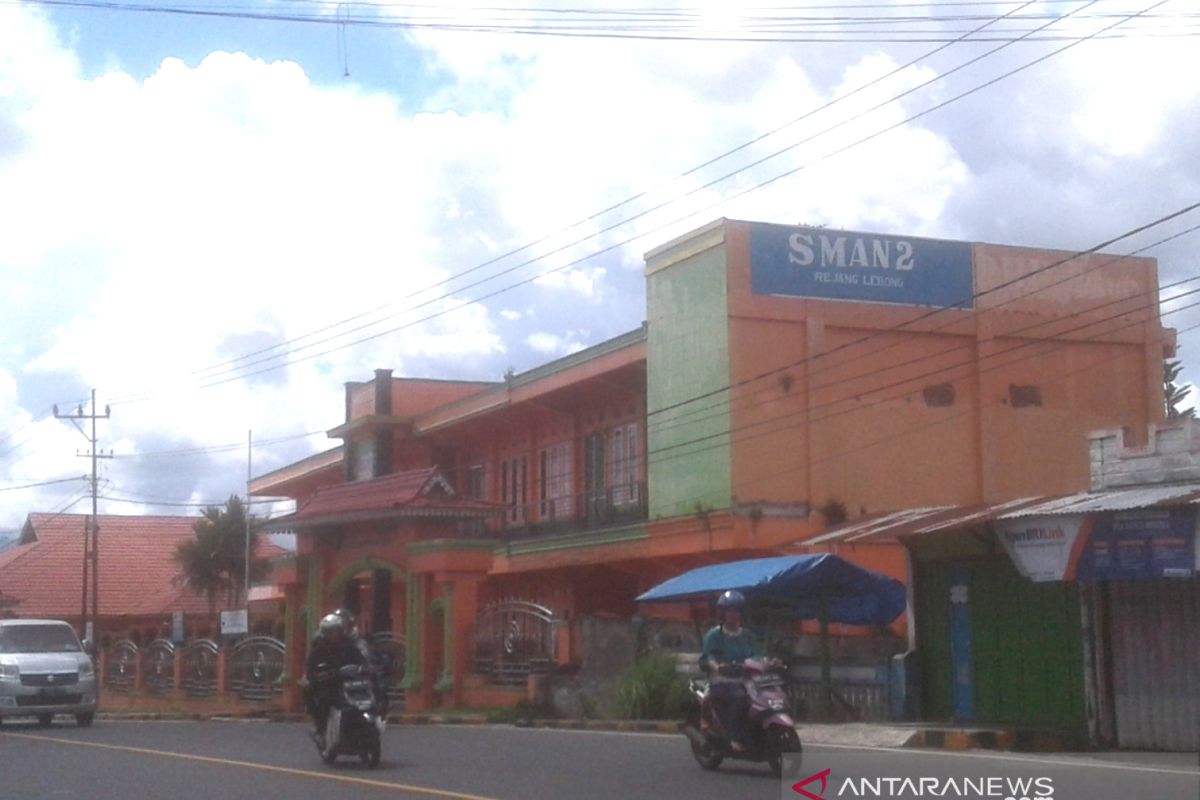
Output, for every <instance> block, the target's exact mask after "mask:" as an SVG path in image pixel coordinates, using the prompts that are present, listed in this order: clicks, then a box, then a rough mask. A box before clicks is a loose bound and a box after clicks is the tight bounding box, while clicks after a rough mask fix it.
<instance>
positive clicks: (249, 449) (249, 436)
mask: <svg viewBox="0 0 1200 800" xmlns="http://www.w3.org/2000/svg"><path fill="white" fill-rule="evenodd" d="M253 453H254V430H253V429H251V430H248V431H246V506H245V508H243V509H242V511H243V513H244V515H245V517H246V564H245V568H246V574H245V579H244V584H245V587H246V635H247V636H249V635H250V537H251V533H250V476H251V474H252V470H253V467H252V466H251V463H252V460H253Z"/></svg>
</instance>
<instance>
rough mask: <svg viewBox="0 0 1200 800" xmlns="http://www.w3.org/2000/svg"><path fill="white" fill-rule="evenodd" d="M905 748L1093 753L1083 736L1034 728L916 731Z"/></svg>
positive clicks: (928, 729)
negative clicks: (1087, 751)
mask: <svg viewBox="0 0 1200 800" xmlns="http://www.w3.org/2000/svg"><path fill="white" fill-rule="evenodd" d="M905 747H922V748H926V749H933V750H1009V751H1014V752H1023V753H1063V752H1080V751H1084V750H1088V749H1089V748H1088V747H1087V746H1086V744H1085V743H1084V742H1083V741H1082V740H1081V739H1080V737H1079V736H1077V735H1074V734H1071V733H1069V732H1067V731H1056V730H1037V729H1032V728H1020V729H1018V728H1000V729H996V730H958V729H938V728H927V729H921V730H917V731H915V732H914V735H913V737H912V738H911V739H909V741H908V743H907V744H905Z"/></svg>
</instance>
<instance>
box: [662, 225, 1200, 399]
mask: <svg viewBox="0 0 1200 800" xmlns="http://www.w3.org/2000/svg"><path fill="white" fill-rule="evenodd" d="M1198 208H1200V203H1192V204H1191V205H1187V206H1184V207H1183V208H1181V209H1179V210H1177V211H1173V212H1171V213H1169V214H1166V215H1164V216H1161V217H1159V218H1158V219H1155V220H1153V221H1151V222H1148V223H1145V224H1143V225H1139V226H1138V227H1136V228H1133V229H1131V230H1128V231H1126V232H1125V233H1122V234H1120V235H1118V236H1115V237H1112V238H1110V239H1108V240H1106V241H1103V242H1101V243H1100V244H1098V245H1095V246H1094V247H1089V248H1088V249H1086V250H1079V251H1076V252H1075V253H1072V254H1071V255H1069V256H1066V257H1064V258H1061V259H1058V260H1056V261H1052V262H1051V263H1049V264H1046V265H1045V266H1042V267H1039V268H1037V269H1035V270H1032V271H1030V272H1027V273H1025V274H1022V275H1018V276H1017V277H1015V278H1012V279H1010V280H1007V281H1003V282H1001V283H998V284H996V285H995V286H992V287H991V288H989V289H984V290H982V291H979V292H974V293H973V294H971V295H969V296H966V297H963V298H961V300H960V301H959V302H958V303H957V304H955V305H958V304H961V303H965V302H968V301H974V300H978V299H979V298H981V297H986V296H988V295H990V294H993V293H995V292H998V291H1000V290H1002V289H1007V288H1009V287H1011V286H1013V285H1015V284H1017V283H1020V282H1021V281H1024V280H1028V279H1029V278H1032V277H1035V276H1037V275H1040V274H1042V273H1045V272H1048V271H1049V270H1052V269H1055V268H1057V267H1060V266H1062V265H1063V264H1066V263H1069V262H1071V261H1073V260H1075V259H1077V258H1079V257H1081V256H1085V255H1092V254H1095V253H1099V252H1100V251H1101V250H1103V249H1104V248H1106V247H1110V246H1111V245H1113V244H1116V243H1117V242H1120V241H1122V240H1124V239H1128V238H1130V237H1132V236H1136V235H1137V234H1139V233H1143V232H1145V231H1147V230H1150V229H1151V228H1154V227H1157V226H1159V225H1162V224H1164V223H1166V222H1169V221H1171V220H1173V219H1176V218H1178V217H1181V216H1184V215H1185V214H1190V213H1191V212H1193V211H1195V210H1196V209H1198ZM953 310H957V309H955V307H954V305H949V306H937V307H935V308H932V309H930V310H928V311H925V312H922V313H920V314H918V315H916V316H915V317H913V318H911V319H908V320H905V321H904V322H901V323H899V324H897V325H892V326H890V327H888V328H885V329H882V330H879V331H873V332H872V333H869V334H867V335H866V336H863V337H860V338H858V339H855V340H853V341H851V342H846V343H844V344H841V345H838V346H836V347H833V348H831V349H830V350H826V351H823V352H821V353H818V354H816V355H813V356H805V357H804V358H802V359H799V360H797V361H794V362H791V363H790V364H785V365H783V366H780V367H774V368H772V369H769V370H766V371H764V372H760V373H758V374H756V375H753V376H751V377H749V378H744V379H742V380H740V381H734V382H732V383H729V384H726V385H724V386H721V387H719V388H717V389H712V390H709V391H705V392H702V393H700V394H697V395H694V396H692V397H690V398H687V399H684V400H680V401H678V402H675V403H671V404H668V405H665V406H663V407H661V408H658V409H653V410H647V412H646V416H647V418H649V417H652V416H655V415H657V414H662V413H665V412H667V411H671V410H672V409H675V408H680V407H682V406H685V405H687V404H688V403H692V402H695V401H697V400H703V399H706V398H708V397H713V396H714V395H718V394H720V393H722V392H725V391H729V390H730V389H735V388H740V387H742V386H745V385H748V384H750V383H752V382H754V381H758V380H762V379H763V378H766V377H770V376H773V375H778V374H779V373H780V372H782V371H783V370H785V369H792V368H794V367H797V366H800V365H801V364H808V363H810V362H813V361H816V360H818V359H822V358H828V357H830V356H832V355H836V354H838V353H841V352H843V351H845V350H847V349H849V348H850V347H854V346H857V345H860V344H863V343H866V342H870V341H873V340H876V339H878V338H880V337H881V336H885V335H887V334H891V333H897V332H899V331H902V330H905V329H907V328H909V327H911V326H912V325H915V324H916V323H918V322H922V321H924V320H927V319H930V318H932V317H934V316H936V315H938V314H942V313H945V312H946V311H953Z"/></svg>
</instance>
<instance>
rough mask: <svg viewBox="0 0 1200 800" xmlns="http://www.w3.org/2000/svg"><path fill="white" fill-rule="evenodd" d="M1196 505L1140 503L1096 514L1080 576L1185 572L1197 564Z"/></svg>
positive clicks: (1160, 575) (1100, 577)
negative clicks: (1133, 506) (1179, 506)
mask: <svg viewBox="0 0 1200 800" xmlns="http://www.w3.org/2000/svg"><path fill="white" fill-rule="evenodd" d="M1195 548H1196V508H1195V506H1189V507H1183V508H1139V509H1132V510H1129V511H1113V512H1109V513H1106V514H1100V515H1097V518H1096V523H1095V525H1093V526H1092V535H1091V536H1090V537H1089V538H1088V542H1087V545H1086V546H1085V547H1084V548H1083V551H1082V552H1081V553H1080V555H1079V564H1078V566H1077V567H1076V569H1075V578H1076V580H1080V581H1085V582H1090V581H1118V580H1128V579H1133V578H1187V577H1191V575H1192V574H1193V573H1194V571H1195V566H1196V553H1195Z"/></svg>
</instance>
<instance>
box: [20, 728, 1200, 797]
mask: <svg viewBox="0 0 1200 800" xmlns="http://www.w3.org/2000/svg"><path fill="white" fill-rule="evenodd" d="M304 731H305V729H304V727H303V726H301V725H299V724H296V723H263V722H257V723H250V722H105V721H100V722H97V723H96V725H95V726H93V727H92V728H87V729H79V728H75V727H73V726H71V725H69V724H67V723H66V722H59V723H56V724H55V726H54V727H52V728H50V729H43V728H38V727H36V726H35V725H32V724H29V725H25V724H22V723H20V722H12V721H8V722H5V724H4V726H3V727H2V728H0V798H3V800H48V799H50V798H85V797H86V798H89V799H90V800H95V798H135V799H136V800H151V799H152V798H170V800H201V798H203V799H204V800H273V799H274V798H280V799H281V800H282V799H283V798H286V800H302V799H303V798H318V797H320V798H324V797H356V798H367V799H368V800H369V799H370V798H385V797H386V798H452V799H453V800H543V798H546V799H548V798H573V800H593V799H595V800H600V799H601V798H603V799H604V800H609V799H610V798H618V800H637V799H638V798H654V800H667V798H687V799H688V800H707V798H721V800H730V798H763V799H764V800H766V799H767V798H770V799H771V800H774V799H775V798H781V797H793V798H794V797H802V795H800V794H797V793H795V792H793V791H792V790H791V788H790V786H789V785H784V784H783V783H782V782H780V781H777V780H775V779H774V778H772V777H771V776H770V774H769V772H768V771H767V769H766V767H765V766H761V765H729V764H726V765H725V766H723V767H722V768H721V770H720V771H719V772H716V773H709V772H704V771H703V770H701V769H700V768H699V767H698V766H696V764H695V763H694V762H693V761H692V760H691V757H690V755H689V753H688V751H687V747H686V745H685V743H684V740H683V739H682V737H679V736H667V735H655V734H622V733H602V732H584V731H578V732H576V731H553V730H538V729H521V728H509V727H469V726H409V727H392V728H389V729H388V732H387V735H386V738H385V742H384V761H383V764H382V766H381V767H380V768H379V769H377V770H368V769H366V768H365V767H363V766H361V765H360V764H359V763H358V762H357V761H352V760H349V759H346V760H343V761H340V762H339V764H338V765H337V766H336V767H334V768H329V767H325V766H324V765H323V764H321V762H320V761H319V759H318V758H317V756H316V753H315V750H314V749H313V748H312V746H311V744H310V743H309V742H308V740H307V737H306V735H305V732H304ZM826 769H828V770H829V774H828V777H827V787H826V789H825V790H824V792H821V791H820V784H819V782H814V783H811V784H809V785H807V786H806V788H807V789H809V790H810V791H811V792H813V794H814V795H817V796H823V797H824V798H825V800H832V798H838V797H841V798H857V797H864V796H866V797H880V796H882V797H895V798H916V797H922V796H925V797H950V798H973V797H997V798H1004V797H1009V796H1012V795H1010V794H1008V792H1007V790H1005V789H1004V788H1003V786H1004V784H1003V783H993V784H991V785H990V786H989V785H986V784H985V783H983V782H984V781H985V780H986V779H989V778H992V779H995V780H997V781H1004V780H1007V779H1021V778H1024V779H1034V778H1042V779H1043V781H1048V783H1045V782H1043V783H1042V784H1041V785H1042V786H1052V788H1053V790H1054V791H1053V794H1052V795H1051V796H1052V797H1053V800H1076V799H1077V798H1078V800H1108V798H1111V799H1112V800H1118V799H1119V800H1129V798H1134V799H1135V800H1143V798H1144V799H1145V800H1151V799H1152V800H1200V766H1198V765H1197V761H1196V756H1195V755H1190V756H1189V755H1181V754H1130V753H1110V754H1086V755H1084V754H1071V755H1067V754H1061V755H1045V756H1043V755H1026V754H1004V753H993V752H985V751H974V752H969V753H950V752H944V751H932V750H911V749H910V750H898V749H887V748H861V747H836V748H835V747H829V746H815V745H810V746H809V747H807V748H806V750H805V757H804V764H803V768H802V770H801V775H802V776H807V775H809V774H812V773H819V772H822V771H824V770H826ZM906 777H907V778H912V779H913V783H912V784H909V785H904V784H902V783H901V780H902V779H903V778H906ZM922 778H924V779H925V781H926V782H925V783H924V784H922V783H920V781H919V779H922ZM951 778H953V779H954V780H955V781H956V782H957V783H956V784H950V783H947V781H948V780H949V779H951ZM967 778H971V779H974V781H975V785H974V786H966V785H965V779H967ZM862 779H867V780H868V784H867V785H866V786H865V787H864V786H863V785H862V783H860V782H859V781H861V780H862ZM889 779H890V781H889ZM847 781H850V783H848V782H847ZM871 781H874V783H871ZM980 789H982V790H983V792H984V793H978V792H977V790H980ZM987 792H993V793H991V794H988V793H987ZM1017 796H1018V797H1019V796H1020V795H1017ZM1043 796H1044V795H1043Z"/></svg>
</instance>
